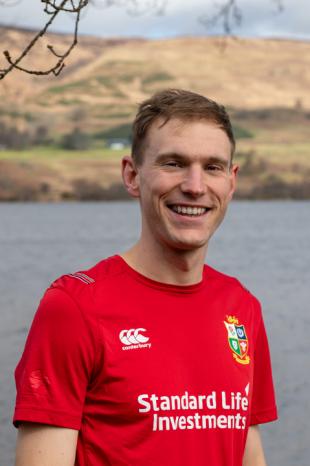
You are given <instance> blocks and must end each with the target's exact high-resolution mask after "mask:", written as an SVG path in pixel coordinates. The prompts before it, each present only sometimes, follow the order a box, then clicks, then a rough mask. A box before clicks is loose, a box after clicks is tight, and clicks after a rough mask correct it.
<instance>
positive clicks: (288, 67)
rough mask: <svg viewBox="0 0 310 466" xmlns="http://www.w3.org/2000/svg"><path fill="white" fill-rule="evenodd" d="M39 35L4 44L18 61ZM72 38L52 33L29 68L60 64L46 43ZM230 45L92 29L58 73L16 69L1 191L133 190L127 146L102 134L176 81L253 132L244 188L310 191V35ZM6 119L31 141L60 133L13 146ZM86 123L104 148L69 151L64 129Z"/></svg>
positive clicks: (9, 83) (118, 193)
mask: <svg viewBox="0 0 310 466" xmlns="http://www.w3.org/2000/svg"><path fill="white" fill-rule="evenodd" d="M33 34H34V32H33V31H32V32H31V31H21V30H15V29H10V28H3V27H2V28H1V27H0V44H1V49H2V50H9V51H10V53H11V55H12V57H13V58H14V56H17V54H18V52H20V51H21V50H22V49H23V48H24V46H25V44H27V43H28V42H29V40H31V38H32V37H33ZM70 40H71V37H69V36H67V35H60V34H58V35H57V34H50V35H49V36H47V37H44V38H42V41H41V44H40V47H39V48H36V50H35V52H33V53H32V54H31V55H30V56H29V57H28V58H27V66H28V67H32V68H34V69H41V70H42V69H47V68H49V67H50V65H51V64H52V63H51V62H49V60H52V56H51V55H50V54H49V52H48V50H47V48H46V46H47V45H48V44H49V43H52V44H53V45H54V47H55V49H56V50H58V51H60V52H61V51H63V50H65V49H66V47H68V45H69V43H70ZM222 45H223V42H221V39H219V38H210V37H196V38H192V37H183V38H176V39H169V40H168V39H167V40H144V39H109V40H107V39H101V38H95V37H86V36H82V37H81V38H80V42H79V44H78V46H77V48H76V49H75V50H74V51H73V53H72V55H71V56H70V58H69V59H68V61H67V66H66V68H65V69H64V71H63V72H62V73H61V74H60V75H59V76H58V77H43V78H42V77H35V76H30V75H26V74H24V73H20V72H18V71H13V72H12V73H10V74H9V75H8V76H7V77H6V78H5V79H4V80H3V81H0V97H1V98H0V199H3V200H19V199H24V200H32V199H33V200H61V199H111V198H122V197H124V191H123V190H122V189H121V188H120V176H119V159H120V155H121V154H116V153H115V154H114V155H112V158H109V163H107V160H106V159H105V156H104V150H103V144H104V143H103V139H102V138H104V137H105V136H102V134H101V133H105V132H106V131H107V130H109V129H111V128H115V127H121V126H122V125H128V124H129V123H130V122H131V120H132V117H133V115H134V114H135V111H136V106H137V103H138V102H140V101H141V100H143V99H144V98H146V97H148V96H149V95H150V94H152V93H153V92H154V91H156V90H159V89H162V88H165V87H183V88H187V89H191V90H194V91H196V92H200V93H203V94H205V95H207V96H209V97H211V98H213V99H215V100H218V101H219V102H222V103H224V104H225V105H226V106H227V107H228V108H229V110H230V113H231V115H232V118H233V123H234V125H235V126H236V127H239V128H241V129H242V132H243V135H242V134H241V135H239V137H240V138H241V139H239V141H238V145H237V148H238V151H237V161H238V162H239V163H240V165H241V173H240V182H239V190H238V193H237V196H239V197H240V198H268V199H269V198H296V199H309V198H310V182H309V179H310V130H309V127H310V92H309V89H310V42H302V41H290V40H275V39H272V40H271V39H270V40H269V39H268V40H267V39H232V38H229V39H226V40H225V47H224V48H223V47H222ZM4 66H5V62H4V58H3V57H2V58H1V57H0V68H1V67H4ZM1 125H2V129H3V131H4V132H5V131H6V132H7V133H10V134H9V136H10V138H11V140H12V138H13V139H14V140H15V143H16V138H21V139H22V138H23V137H24V135H25V134H26V135H27V137H28V139H29V140H30V141H31V140H32V139H33V136H34V135H37V134H40V132H41V134H43V135H44V132H45V131H46V130H48V134H47V140H49V145H50V147H49V148H48V152H46V150H45V149H46V148H42V151H40V149H39V148H36V149H35V150H34V149H33V148H31V144H30V145H29V143H28V146H27V147H28V149H27V151H26V152H13V151H12V150H8V151H4V150H2V151H1ZM12 128H13V129H15V130H16V131H17V132H15V133H14V131H13V132H12V131H11V129H12ZM42 128H43V129H42ZM74 128H79V130H81V131H83V132H84V133H87V134H88V135H90V136H91V137H92V141H95V143H94V145H93V146H92V147H91V149H92V150H89V151H87V152H86V151H85V152H84V154H82V155H81V154H77V151H71V154H69V153H64V152H61V151H60V150H59V147H58V143H59V141H60V140H61V138H62V136H63V135H64V134H68V133H69V132H70V131H72V130H73V129H74ZM10 131H11V132H10ZM42 131H43V133H42ZM125 131H127V126H125ZM242 132H241V133H242ZM244 132H245V133H247V135H246V136H244ZM100 134H101V136H100V137H101V139H100V138H99V139H98V135H100ZM126 134H127V133H126ZM24 139H25V137H24ZM26 139H27V138H26ZM14 147H15V149H18V148H19V147H18V144H15V146H14ZM21 147H22V145H21ZM53 148H54V149H53ZM2 149H5V144H4V145H3V143H2ZM53 151H54V152H53ZM101 151H102V152H101ZM95 152H96V154H95ZM60 154H62V155H60ZM1 160H2V161H1Z"/></svg>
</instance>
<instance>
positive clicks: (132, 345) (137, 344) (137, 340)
mask: <svg viewBox="0 0 310 466" xmlns="http://www.w3.org/2000/svg"><path fill="white" fill-rule="evenodd" d="M143 332H146V329H145V328H142V327H141V328H131V329H129V330H122V331H121V332H120V334H119V339H120V340H121V342H122V343H123V344H124V345H126V346H123V350H128V349H138V348H150V347H151V343H147V342H148V341H149V337H146V336H145V335H142V333H143Z"/></svg>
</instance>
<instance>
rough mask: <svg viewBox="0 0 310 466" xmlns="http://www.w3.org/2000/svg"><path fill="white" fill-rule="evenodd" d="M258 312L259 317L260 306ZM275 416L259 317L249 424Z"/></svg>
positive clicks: (269, 368) (264, 342)
mask: <svg viewBox="0 0 310 466" xmlns="http://www.w3.org/2000/svg"><path fill="white" fill-rule="evenodd" d="M258 306H259V304H258ZM259 312H260V317H261V311H260V306H259ZM277 417H278V415H277V407H276V401H275V392H274V385H273V378H272V369H271V361H270V352H269V345H268V339H267V335H266V330H265V325H264V321H263V318H262V317H261V318H260V324H259V329H258V333H257V337H256V344H255V349H254V376H253V393H252V406H251V416H250V425H255V424H263V423H265V422H271V421H274V420H276V419H277Z"/></svg>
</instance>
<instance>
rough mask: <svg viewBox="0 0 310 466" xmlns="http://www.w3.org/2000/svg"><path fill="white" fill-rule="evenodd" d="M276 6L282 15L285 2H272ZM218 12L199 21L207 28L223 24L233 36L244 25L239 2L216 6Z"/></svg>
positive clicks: (279, 0)
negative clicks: (236, 28)
mask: <svg viewBox="0 0 310 466" xmlns="http://www.w3.org/2000/svg"><path fill="white" fill-rule="evenodd" d="M271 2H272V3H273V4H274V5H275V6H276V12H277V13H281V12H282V11H283V10H284V0H271ZM215 7H216V8H217V12H216V13H215V14H214V15H204V16H202V17H200V18H199V21H200V22H201V23H202V24H203V25H204V26H205V27H206V28H209V27H213V26H215V25H216V24H218V23H221V25H222V28H223V31H224V33H225V34H226V35H231V34H232V32H233V30H234V28H235V27H239V26H240V25H241V24H242V20H243V15H242V10H241V8H240V7H239V0H226V1H222V2H221V3H220V4H216V5H215Z"/></svg>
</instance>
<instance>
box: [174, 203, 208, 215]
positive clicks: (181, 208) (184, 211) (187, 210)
mask: <svg viewBox="0 0 310 466" xmlns="http://www.w3.org/2000/svg"><path fill="white" fill-rule="evenodd" d="M167 207H169V209H171V210H172V211H173V212H176V213H177V214H180V215H185V216H190V217H200V216H201V215H204V214H205V213H206V212H207V211H208V210H210V208H209V207H201V206H197V207H196V206H185V205H179V204H170V205H168V206H167Z"/></svg>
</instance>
